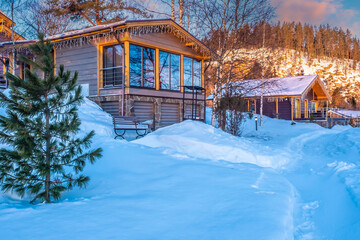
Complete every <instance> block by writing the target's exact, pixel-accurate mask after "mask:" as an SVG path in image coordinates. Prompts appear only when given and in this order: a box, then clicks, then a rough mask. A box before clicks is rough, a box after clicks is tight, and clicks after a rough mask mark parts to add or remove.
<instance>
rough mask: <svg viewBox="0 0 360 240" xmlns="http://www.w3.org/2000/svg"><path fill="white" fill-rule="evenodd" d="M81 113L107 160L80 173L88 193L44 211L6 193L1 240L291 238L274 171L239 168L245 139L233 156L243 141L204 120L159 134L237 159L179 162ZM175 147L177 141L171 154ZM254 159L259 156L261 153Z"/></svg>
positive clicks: (282, 181)
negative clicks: (85, 178) (116, 134)
mask: <svg viewBox="0 0 360 240" xmlns="http://www.w3.org/2000/svg"><path fill="white" fill-rule="evenodd" d="M79 116H80V118H81V120H82V126H81V130H82V131H90V130H95V131H96V137H95V138H94V141H93V146H92V147H94V148H95V147H102V148H103V149H104V156H103V158H102V159H100V160H99V161H98V162H97V163H96V164H95V165H87V166H86V168H85V172H84V174H86V175H89V176H90V177H91V181H90V184H89V186H88V188H87V189H82V190H79V189H75V190H74V191H71V192H67V193H64V195H63V198H62V201H61V202H59V203H53V204H40V205H30V204H29V203H28V200H29V199H24V200H23V201H21V200H19V199H17V198H16V197H15V196H12V195H8V194H5V195H3V194H2V195H1V194H0V224H1V226H2V227H1V229H0V234H1V236H2V237H4V238H5V239H70V238H71V239H200V238H202V239H219V238H222V239H234V238H235V239H238V238H240V239H291V238H292V236H293V210H294V209H293V208H294V200H295V197H294V194H295V192H294V189H293V187H292V185H291V184H290V183H289V182H288V181H287V180H286V178H284V177H283V176H281V175H280V174H278V173H277V172H276V171H274V170H273V169H271V168H262V167H260V166H257V165H253V164H248V163H232V161H235V162H240V161H239V160H238V159H237V158H240V157H241V156H240V153H243V154H246V151H245V148H246V147H250V146H251V142H247V141H245V139H243V140H244V141H245V143H243V144H241V143H238V145H237V146H238V147H239V148H240V150H236V147H235V146H234V147H232V148H231V144H235V143H236V141H238V140H236V138H235V137H231V136H229V135H227V134H224V133H222V132H221V131H219V130H216V129H213V128H212V127H210V126H208V125H205V124H201V123H198V122H190V121H189V122H184V123H181V124H177V125H174V126H171V127H169V128H167V130H166V128H164V129H165V130H164V129H161V130H159V131H158V132H160V133H162V134H164V133H165V132H166V131H169V132H170V133H171V132H172V133H173V134H178V133H180V132H183V134H182V136H181V134H180V136H179V138H182V139H183V140H184V141H185V140H189V141H190V139H191V138H193V142H192V144H194V145H196V144H197V145H198V147H196V146H194V147H193V148H194V149H201V150H204V149H202V148H208V150H209V151H211V148H212V147H213V146H215V145H214V144H210V143H206V139H207V138H209V139H213V140H215V139H217V140H218V143H219V144H223V146H224V147H226V145H225V144H229V145H230V146H228V147H229V148H228V150H229V151H233V150H234V151H235V154H237V158H235V157H232V156H231V154H227V156H226V157H223V160H224V161H223V162H217V161H209V160H208V159H207V158H208V157H211V154H213V153H211V152H210V154H207V155H206V154H204V153H201V154H200V156H201V159H199V158H197V157H195V156H193V155H192V154H190V153H191V152H190V151H189V152H187V153H182V154H184V155H187V157H186V158H183V157H180V158H179V157H178V156H174V154H173V153H171V154H170V155H169V154H167V152H166V151H161V149H158V148H152V147H147V146H143V145H140V144H139V143H131V142H127V141H124V140H114V139H113V133H112V122H111V117H110V116H109V115H108V114H106V113H105V112H103V111H102V110H101V109H100V108H99V107H98V106H97V105H96V104H94V103H93V102H91V101H89V100H85V103H84V105H82V106H81V107H80V109H79ZM186 129H188V130H186ZM191 133H192V135H194V137H191ZM156 135H157V133H154V134H152V135H149V136H148V137H147V138H144V140H145V139H148V140H150V139H151V138H152V136H156ZM199 137H201V138H199ZM197 138H198V139H197ZM222 138H229V139H228V140H226V139H222ZM170 139H175V137H172V138H170ZM196 139H197V140H196ZM148 140H147V141H148ZM243 140H241V141H243ZM241 141H240V142H241ZM201 142H204V143H203V144H201ZM238 142H239V141H238ZM178 143H179V141H178V142H175V141H174V142H173V143H172V145H173V146H172V148H173V149H174V148H175V146H176V145H177V144H178ZM206 144H210V145H206ZM162 148H164V149H165V147H162ZM180 150H181V149H180ZM218 150H220V148H218ZM254 150H255V148H254ZM236 151H237V152H236ZM214 154H216V151H215V152H214ZM217 154H218V155H217V157H218V158H220V153H217ZM269 156H270V155H269ZM248 157H249V158H253V160H254V161H255V159H256V156H255V154H248ZM227 158H230V161H228V159H227ZM225 161H226V162H225ZM271 161H273V160H271ZM271 161H269V162H271ZM259 162H260V163H261V162H262V161H259Z"/></svg>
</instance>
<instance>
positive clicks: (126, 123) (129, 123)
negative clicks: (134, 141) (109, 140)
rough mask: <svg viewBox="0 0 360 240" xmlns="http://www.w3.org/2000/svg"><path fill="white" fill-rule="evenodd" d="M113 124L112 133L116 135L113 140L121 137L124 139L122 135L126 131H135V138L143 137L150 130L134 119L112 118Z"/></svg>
mask: <svg viewBox="0 0 360 240" xmlns="http://www.w3.org/2000/svg"><path fill="white" fill-rule="evenodd" d="M113 124H114V132H115V135H116V136H115V139H116V138H117V137H121V138H123V139H125V137H124V135H125V133H126V131H130V130H132V131H133V130H135V132H136V134H137V136H136V138H138V137H144V136H145V135H146V134H147V133H148V131H149V129H150V128H149V126H148V125H145V124H141V123H140V122H139V121H138V120H137V119H136V117H113ZM119 131H120V133H119ZM142 131H143V133H142Z"/></svg>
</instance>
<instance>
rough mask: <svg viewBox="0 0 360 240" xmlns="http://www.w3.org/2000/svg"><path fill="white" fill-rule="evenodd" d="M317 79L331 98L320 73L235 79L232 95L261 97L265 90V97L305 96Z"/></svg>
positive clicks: (231, 88) (231, 84) (231, 85)
mask: <svg viewBox="0 0 360 240" xmlns="http://www.w3.org/2000/svg"><path fill="white" fill-rule="evenodd" d="M317 80H318V81H319V85H320V87H321V88H322V90H323V92H324V94H325V95H326V97H327V98H328V99H330V98H331V97H330V95H329V93H328V92H327V90H326V89H325V86H324V85H323V83H322V82H321V80H320V78H319V77H318V75H308V76H295V77H283V78H268V79H263V80H261V79H254V80H243V81H233V82H230V95H232V96H237V95H238V96H242V97H260V96H261V91H263V96H264V97H287V96H303V95H304V94H305V93H306V92H307V91H308V90H309V89H310V88H311V87H312V86H313V84H314V83H315V81H317ZM225 88H226V85H224V86H223V90H224V91H225ZM212 99H213V95H210V96H208V97H207V100H212Z"/></svg>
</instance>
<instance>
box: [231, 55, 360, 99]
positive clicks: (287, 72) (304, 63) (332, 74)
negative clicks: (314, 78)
mask: <svg viewBox="0 0 360 240" xmlns="http://www.w3.org/2000/svg"><path fill="white" fill-rule="evenodd" d="M234 54H236V56H237V57H238V58H241V59H243V60H244V59H245V60H248V61H247V62H248V63H252V61H253V60H257V61H258V62H262V61H263V56H264V55H265V58H266V63H267V65H268V66H269V68H270V69H271V70H272V71H275V72H276V75H277V76H278V77H286V76H297V75H301V74H302V72H303V74H304V75H316V74H317V75H319V76H320V78H321V79H322V80H325V82H326V85H327V88H328V90H330V91H331V92H332V91H333V90H334V89H335V88H336V87H341V86H343V87H344V89H343V92H342V93H343V94H344V96H354V95H355V96H356V95H358V91H359V86H360V68H359V65H358V64H357V65H356V66H355V65H354V64H353V61H352V60H340V59H336V58H327V57H324V58H313V59H310V58H309V57H307V56H306V55H304V53H299V52H297V51H295V50H288V49H265V50H264V49H254V50H250V49H239V50H237V51H235V52H234Z"/></svg>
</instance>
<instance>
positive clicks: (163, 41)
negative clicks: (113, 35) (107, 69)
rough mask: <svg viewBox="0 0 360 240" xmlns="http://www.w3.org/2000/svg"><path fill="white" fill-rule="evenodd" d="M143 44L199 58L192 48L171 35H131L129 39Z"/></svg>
mask: <svg viewBox="0 0 360 240" xmlns="http://www.w3.org/2000/svg"><path fill="white" fill-rule="evenodd" d="M128 40H129V41H130V42H131V41H135V44H136V42H138V43H140V44H141V43H143V44H145V45H146V44H150V45H156V46H158V47H159V48H160V49H163V50H165V51H167V50H169V51H172V52H175V53H176V52H177V53H181V54H185V55H189V56H197V55H198V54H197V53H196V52H195V51H194V50H192V49H191V48H189V47H187V46H185V44H184V43H182V42H181V41H180V40H179V39H178V38H177V37H175V36H174V35H172V34H170V33H149V34H144V35H130V36H129V39H128Z"/></svg>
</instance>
